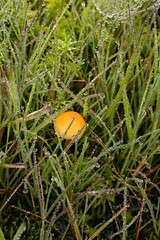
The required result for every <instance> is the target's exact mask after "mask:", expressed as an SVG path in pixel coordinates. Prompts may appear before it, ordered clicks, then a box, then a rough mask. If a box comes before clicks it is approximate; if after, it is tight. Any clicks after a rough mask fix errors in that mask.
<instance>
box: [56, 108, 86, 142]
mask: <svg viewBox="0 0 160 240" xmlns="http://www.w3.org/2000/svg"><path fill="white" fill-rule="evenodd" d="M74 118H75V119H74ZM73 119H74V120H73ZM71 123H72V124H71ZM55 124H56V127H57V130H58V132H59V135H60V136H61V137H62V136H63V135H64V134H65V132H66V131H67V129H68V127H69V126H70V127H69V129H68V131H67V132H66V135H65V136H64V138H65V139H68V140H69V139H73V137H74V136H75V135H76V134H78V132H79V131H80V130H81V129H82V128H83V127H84V125H85V121H84V119H83V117H82V116H81V115H80V114H79V113H77V112H74V111H68V112H64V113H62V114H60V115H59V116H58V117H57V118H56V120H55ZM70 124H71V125H70ZM84 131H85V127H84V128H83V130H82V131H81V133H80V134H79V135H78V139H79V138H80V137H81V136H82V135H83V133H84Z"/></svg>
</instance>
